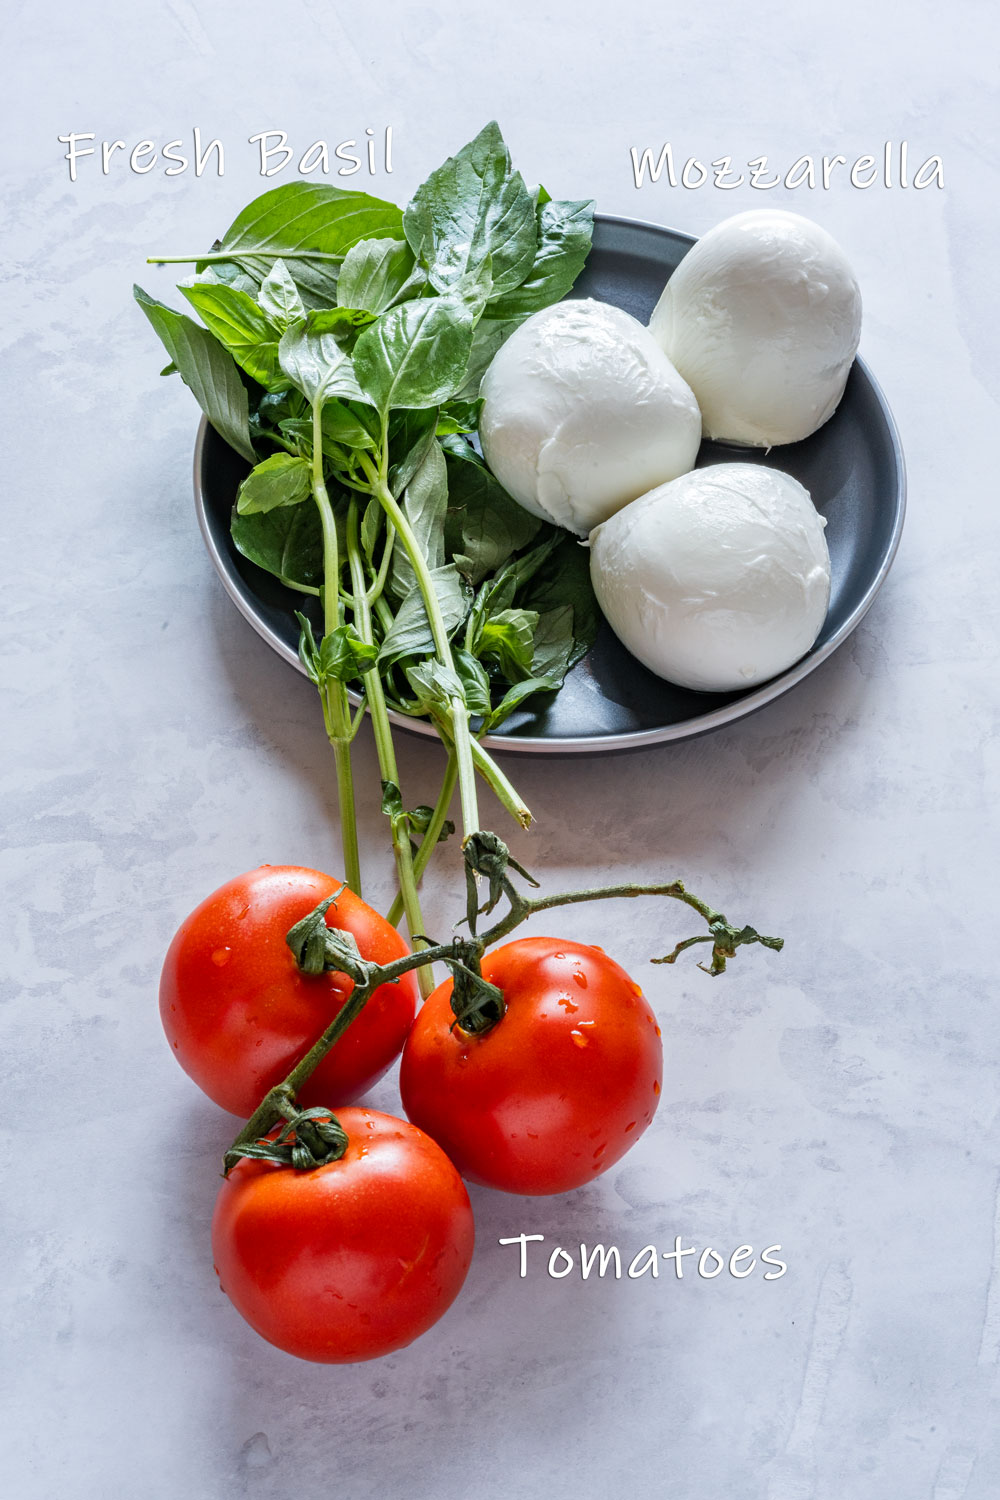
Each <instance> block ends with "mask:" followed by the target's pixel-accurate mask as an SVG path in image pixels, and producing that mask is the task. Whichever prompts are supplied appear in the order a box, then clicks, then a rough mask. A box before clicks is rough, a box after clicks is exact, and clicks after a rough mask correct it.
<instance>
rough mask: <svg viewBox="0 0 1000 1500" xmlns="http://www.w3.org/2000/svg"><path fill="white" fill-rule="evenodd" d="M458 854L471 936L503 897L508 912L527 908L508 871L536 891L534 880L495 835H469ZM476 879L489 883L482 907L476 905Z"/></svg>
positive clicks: (477, 881)
mask: <svg viewBox="0 0 1000 1500" xmlns="http://www.w3.org/2000/svg"><path fill="white" fill-rule="evenodd" d="M462 853H463V854H464V856H465V892H466V910H465V920H466V922H467V923H468V924H469V931H470V932H471V933H472V934H473V936H475V932H476V923H477V921H478V919H479V917H482V916H489V914H490V912H492V911H494V910H495V909H496V906H497V904H498V903H499V901H500V897H501V896H506V897H507V900H508V901H509V902H510V905H511V910H512V911H513V910H514V909H515V908H517V909H518V910H520V909H521V907H523V906H526V905H527V903H526V900H525V897H524V896H522V895H521V893H520V892H519V891H518V890H517V889H516V887H515V886H514V885H512V884H511V881H510V877H509V876H508V874H507V870H508V869H512V870H516V871H517V873H518V874H519V875H521V876H523V878H524V879H525V880H526V881H527V882H528V884H529V885H532V886H534V887H535V889H536V890H537V889H538V881H537V880H536V879H535V877H534V876H533V875H529V874H528V872H527V870H526V869H525V868H524V866H523V865H519V864H518V862H517V860H516V859H515V858H514V856H513V855H512V854H511V852H510V850H509V849H508V848H507V845H506V844H505V843H504V841H503V839H501V838H499V837H498V836H497V834H495V833H487V832H486V831H485V830H483V829H481V830H480V831H479V833H473V834H470V835H469V837H468V838H467V839H466V841H465V843H464V844H463V845H462ZM480 879H485V880H487V881H488V882H489V895H488V896H487V898H486V900H485V901H484V903H483V905H482V906H480V905H479V881H480ZM518 920H519V921H520V920H521V918H520V917H519V918H518Z"/></svg>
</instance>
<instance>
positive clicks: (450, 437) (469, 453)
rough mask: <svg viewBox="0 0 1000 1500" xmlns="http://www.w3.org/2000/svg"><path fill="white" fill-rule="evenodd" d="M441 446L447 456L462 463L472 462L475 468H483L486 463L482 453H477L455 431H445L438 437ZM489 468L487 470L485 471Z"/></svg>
mask: <svg viewBox="0 0 1000 1500" xmlns="http://www.w3.org/2000/svg"><path fill="white" fill-rule="evenodd" d="M438 441H439V442H440V444H441V447H442V448H443V449H444V452H445V453H446V454H447V456H448V457H449V458H456V459H458V460H460V461H461V462H463V463H467V464H473V465H474V466H475V467H476V468H477V469H485V468H486V464H485V463H484V461H483V458H482V455H481V454H479V453H477V452H476V450H475V448H473V446H472V444H471V443H469V442H467V441H466V439H465V438H464V437H462V436H461V435H460V434H459V433H456V432H446V433H444V434H443V436H442V437H440V438H439V439H438ZM488 472H489V470H487V473H488Z"/></svg>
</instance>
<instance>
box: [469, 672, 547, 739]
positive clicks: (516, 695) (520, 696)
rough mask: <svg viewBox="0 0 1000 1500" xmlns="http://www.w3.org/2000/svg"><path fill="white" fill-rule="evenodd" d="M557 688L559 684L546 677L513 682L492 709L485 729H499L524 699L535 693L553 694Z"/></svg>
mask: <svg viewBox="0 0 1000 1500" xmlns="http://www.w3.org/2000/svg"><path fill="white" fill-rule="evenodd" d="M558 687H559V683H558V682H553V681H552V680H551V679H550V678H548V677H527V678H525V680H524V681H523V682H515V684H514V686H513V687H512V688H510V689H509V690H508V691H507V692H506V693H505V694H504V696H503V697H502V698H501V700H500V702H499V703H498V704H497V706H496V708H495V709H493V711H492V713H491V714H490V716H489V718H488V719H487V721H486V725H485V728H487V729H488V730H491V731H492V730H494V729H499V727H500V725H501V724H502V723H503V722H504V720H505V719H507V718H509V717H510V715H511V714H512V713H513V712H514V710H515V708H520V706H521V704H522V703H523V702H524V700H525V699H526V698H530V697H532V696H533V694H535V693H548V692H554V691H555V689H556V688H558Z"/></svg>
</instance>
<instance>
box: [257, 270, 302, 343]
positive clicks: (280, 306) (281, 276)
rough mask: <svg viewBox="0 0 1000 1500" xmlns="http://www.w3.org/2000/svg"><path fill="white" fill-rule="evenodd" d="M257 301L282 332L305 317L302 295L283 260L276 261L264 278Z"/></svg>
mask: <svg viewBox="0 0 1000 1500" xmlns="http://www.w3.org/2000/svg"><path fill="white" fill-rule="evenodd" d="M257 301H258V302H259V303H260V305H261V308H262V309H263V311H264V312H265V313H266V314H267V316H268V317H269V318H270V319H271V321H272V323H275V324H276V325H277V327H278V328H280V329H281V331H282V332H284V330H285V329H286V328H287V327H288V325H289V323H295V322H297V321H298V319H299V318H304V317H305V315H306V307H305V303H304V302H303V301H302V295H301V293H300V291H299V289H298V287H297V286H296V285H295V282H294V281H293V280H292V273H291V272H290V271H289V269H288V267H287V266H286V265H285V262H284V261H283V260H276V261H275V262H274V265H273V266H272V267H271V269H270V271H268V273H267V275H266V276H265V277H264V280H263V281H262V282H261V287H260V294H259V296H258V298H257Z"/></svg>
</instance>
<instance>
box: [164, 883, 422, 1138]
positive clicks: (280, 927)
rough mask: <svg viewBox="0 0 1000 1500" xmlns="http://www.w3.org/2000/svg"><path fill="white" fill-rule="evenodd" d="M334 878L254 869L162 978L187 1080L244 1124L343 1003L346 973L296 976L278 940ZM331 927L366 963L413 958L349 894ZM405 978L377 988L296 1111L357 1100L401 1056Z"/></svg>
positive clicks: (412, 993)
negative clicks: (348, 936) (348, 935)
mask: <svg viewBox="0 0 1000 1500" xmlns="http://www.w3.org/2000/svg"><path fill="white" fill-rule="evenodd" d="M339 884H340V882H339V881H335V880H333V879H331V877H330V876H329V875H322V874H320V872H319V871H318V870H303V869H300V868H299V867H298V866H295V865H261V866H260V868H259V869H257V870H251V871H250V873H249V874H248V875H238V876H237V877H236V879H235V880H230V881H229V882H228V884H226V885H224V886H221V887H220V888H219V890H217V891H216V892H215V893H214V894H213V895H211V896H209V897H208V899H207V901H203V902H202V904H201V905H200V906H199V907H198V908H197V910H195V911H193V912H192V913H191V915H190V916H189V917H188V919H187V921H186V922H184V923H183V925H182V926H181V928H180V930H179V931H178V933H177V936H176V937H175V938H174V940H173V942H172V943H171V945H170V948H169V950H168V952H167V957H166V961H165V962H164V965H163V974H162V977H161V979H160V1015H161V1017H162V1019H163V1028H164V1030H165V1031H166V1033H167V1040H168V1041H169V1042H170V1045H171V1047H172V1048H173V1050H174V1055H175V1056H176V1058H177V1060H178V1061H179V1063H180V1065H181V1067H182V1068H183V1069H184V1071H185V1072H186V1073H187V1074H189V1076H190V1077H191V1078H193V1079H194V1081H195V1083H197V1084H198V1085H199V1086H200V1087H201V1088H202V1089H204V1091H205V1093H206V1094H207V1095H208V1096H209V1098H210V1099H214V1100H215V1102H216V1104H221V1105H222V1107H223V1109H228V1110H231V1111H232V1112H233V1114H234V1115H242V1116H243V1117H244V1118H246V1117H247V1116H249V1115H251V1114H252V1113H253V1111H254V1110H255V1109H256V1107H257V1105H258V1104H259V1103H260V1101H261V1099H262V1098H263V1097H264V1095H265V1094H266V1093H267V1091H268V1089H269V1088H272V1087H273V1086H274V1085H275V1084H277V1083H280V1082H281V1080H282V1079H283V1078H284V1077H285V1076H286V1075H287V1073H288V1072H289V1069H290V1068H292V1067H293V1066H294V1064H295V1062H296V1061H297V1060H298V1059H299V1058H300V1057H301V1056H302V1054H303V1053H304V1052H306V1051H307V1050H308V1048H309V1047H310V1046H311V1045H312V1043H313V1042H314V1041H315V1040H316V1038H317V1037H318V1036H319V1035H320V1033H321V1032H322V1031H323V1030H325V1028H326V1027H327V1026H328V1025H329V1023H330V1021H331V1020H332V1019H333V1017H334V1016H335V1015H336V1014H337V1012H338V1011H339V1010H340V1009H341V1007H342V1006H343V1004H344V1002H345V1000H346V999H347V997H348V996H349V995H350V993H351V990H352V989H353V988H354V986H353V984H352V982H351V980H350V979H348V978H347V977H346V975H343V974H318V975H307V974H302V973H301V972H300V971H299V968H298V966H297V964H296V962H295V958H294V956H293V955H292V951H291V949H290V948H289V947H288V945H287V943H286V942H285V934H286V933H287V932H288V930H289V928H290V927H293V926H294V925H295V923H296V922H298V921H299V920H300V918H302V917H304V916H306V915H307V914H308V913H309V912H310V911H311V910H312V909H313V907H314V906H316V905H317V904H318V903H319V902H320V901H322V900H323V899H324V898H325V897H327V896H329V895H330V894H331V893H332V892H333V891H335V890H336V889H337V886H338V885H339ZM326 921H327V925H328V926H329V927H338V928H340V929H342V930H344V931H348V932H352V933H353V934H354V937H355V939H356V940H357V944H358V948H359V949H360V951H361V955H362V957H363V958H368V959H373V960H375V962H376V963H380V964H384V963H391V962H392V960H393V959H396V958H401V957H402V956H403V955H404V954H406V953H408V952H409V951H410V950H409V949H408V948H407V946H406V944H405V942H404V941H403V939H402V938H401V937H400V935H399V933H398V932H397V931H396V929H395V928H394V927H392V926H390V924H389V923H388V922H387V921H386V920H385V918H384V917H381V916H379V914H378V912H376V911H373V910H372V908H371V907H370V906H366V905H365V903H364V902H363V901H361V900H360V899H359V898H358V897H357V896H355V895H354V894H353V893H352V892H351V891H348V890H345V891H343V892H342V894H341V895H339V896H338V897H337V900H336V902H335V904H334V905H333V906H331V907H330V909H329V910H328V911H327V914H326ZM417 993H418V992H417V983H416V979H415V977H414V975H413V974H405V975H404V976H403V978H402V979H400V980H399V982H398V983H396V984H384V985H381V986H380V987H379V988H378V989H377V990H376V991H375V993H374V994H373V995H372V997H371V999H370V1000H369V1001H368V1004H367V1005H366V1006H365V1008H364V1010H363V1011H362V1013H361V1015H360V1016H359V1017H358V1018H357V1020H356V1021H354V1022H353V1023H352V1024H351V1026H350V1027H349V1028H348V1030H347V1031H346V1032H345V1034H344V1036H343V1037H342V1038H341V1039H340V1041H339V1042H337V1043H336V1045H335V1046H334V1047H333V1049H332V1051H330V1052H329V1053H327V1055H326V1057H325V1058H324V1059H323V1061H322V1062H321V1063H320V1065H319V1067H318V1068H317V1069H316V1071H315V1073H313V1075H312V1077H311V1078H310V1079H309V1081H308V1083H306V1084H305V1085H304V1086H303V1088H302V1089H301V1090H300V1092H299V1102H300V1104H302V1105H303V1107H305V1106H308V1105H311V1104H328V1105H331V1106H333V1105H337V1104H340V1103H342V1102H344V1101H346V1100H349V1099H354V1098H357V1096H358V1095H359V1094H363V1093H364V1091H365V1090H366V1089H367V1088H370V1087H371V1085H372V1084H373V1083H375V1082H376V1081H377V1080H378V1079H379V1078H381V1077H382V1074H383V1073H384V1072H385V1071H386V1069H387V1068H388V1067H389V1065H390V1064H391V1063H392V1061H393V1059H394V1058H395V1057H396V1055H397V1054H398V1052H399V1049H400V1048H401V1047H402V1045H403V1042H404V1040H405V1038H406V1033H407V1031H408V1030H409V1027H410V1024H411V1022H412V1020H413V1015H414V1011H415V1010H416V1004H417Z"/></svg>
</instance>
